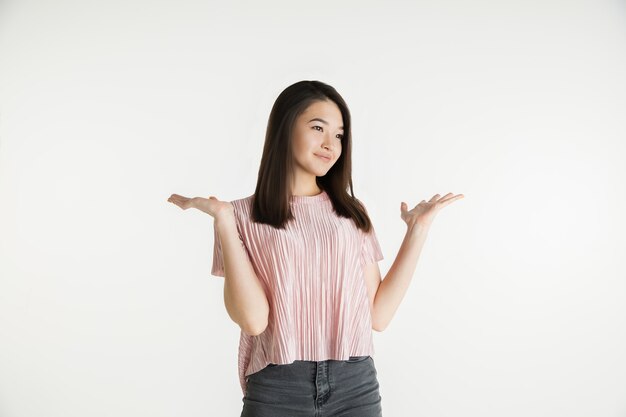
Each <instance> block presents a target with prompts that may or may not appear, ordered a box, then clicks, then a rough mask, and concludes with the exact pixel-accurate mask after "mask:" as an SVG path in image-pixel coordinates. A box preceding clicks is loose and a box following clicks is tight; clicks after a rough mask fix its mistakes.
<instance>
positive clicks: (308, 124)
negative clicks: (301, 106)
mask: <svg viewBox="0 0 626 417" xmlns="http://www.w3.org/2000/svg"><path fill="white" fill-rule="evenodd" d="M343 133H344V132H343V118H342V117H341V111H340V110H339V107H338V106H337V105H336V104H335V103H334V102H333V101H331V100H325V101H315V102H313V103H312V104H311V105H310V106H309V107H308V108H307V109H306V110H305V111H304V112H303V113H302V114H300V116H298V118H297V119H296V123H295V126H294V131H293V137H292V141H293V142H292V149H293V158H294V162H295V170H296V173H295V174H296V180H298V178H299V176H301V175H305V176H307V175H313V176H316V177H322V176H324V175H326V173H327V172H328V170H329V169H330V168H331V167H332V166H333V165H334V164H335V162H337V159H339V156H340V155H341V142H342V139H343ZM324 157H328V158H324Z"/></svg>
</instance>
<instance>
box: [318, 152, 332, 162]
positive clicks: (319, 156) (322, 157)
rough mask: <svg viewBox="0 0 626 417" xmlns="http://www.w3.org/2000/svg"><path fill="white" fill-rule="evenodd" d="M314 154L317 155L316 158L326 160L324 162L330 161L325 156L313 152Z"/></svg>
mask: <svg viewBox="0 0 626 417" xmlns="http://www.w3.org/2000/svg"><path fill="white" fill-rule="evenodd" d="M315 156H317V157H318V158H321V159H322V160H324V161H326V162H329V161H330V158H326V157H325V156H322V155H318V154H315Z"/></svg>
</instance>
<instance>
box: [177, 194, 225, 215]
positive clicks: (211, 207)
mask: <svg viewBox="0 0 626 417" xmlns="http://www.w3.org/2000/svg"><path fill="white" fill-rule="evenodd" d="M167 201H169V202H170V203H174V204H176V205H177V206H178V207H180V208H182V209H183V210H187V209H188V208H190V207H193V208H196V209H198V210H200V211H203V212H205V213H207V214H210V215H211V216H213V218H214V219H215V220H217V219H218V217H221V216H223V215H225V214H226V215H232V214H234V208H233V205H232V203H230V202H228V201H221V200H218V199H217V198H215V197H213V196H209V198H203V197H193V198H188V197H183V196H182V195H178V194H172V195H171V196H170V198H168V199H167Z"/></svg>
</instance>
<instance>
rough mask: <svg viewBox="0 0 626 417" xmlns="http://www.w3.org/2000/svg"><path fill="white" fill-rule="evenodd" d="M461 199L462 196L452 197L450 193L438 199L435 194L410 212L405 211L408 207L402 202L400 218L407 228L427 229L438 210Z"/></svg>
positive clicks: (437, 195)
mask: <svg viewBox="0 0 626 417" xmlns="http://www.w3.org/2000/svg"><path fill="white" fill-rule="evenodd" d="M463 197H464V195H463V194H457V195H454V194H452V193H448V194H446V195H444V196H443V197H440V196H439V194H435V195H434V196H433V197H432V198H431V199H430V200H428V201H426V200H422V201H421V202H420V203H419V204H418V205H417V206H415V207H413V208H412V209H411V210H407V208H408V206H407V204H406V203H405V202H404V201H403V202H402V203H401V204H400V217H401V218H402V220H404V222H405V223H406V224H407V226H408V227H412V226H414V225H419V226H426V227H428V226H430V225H431V224H432V222H433V220H434V219H435V216H436V215H437V213H438V212H439V210H441V209H442V208H444V207H445V206H447V205H448V204H450V203H452V202H453V201H456V200H458V199H461V198H463Z"/></svg>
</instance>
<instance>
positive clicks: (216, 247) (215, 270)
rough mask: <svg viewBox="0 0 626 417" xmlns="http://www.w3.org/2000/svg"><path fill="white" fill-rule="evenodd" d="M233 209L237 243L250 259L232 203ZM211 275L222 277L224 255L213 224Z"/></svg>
mask: <svg viewBox="0 0 626 417" xmlns="http://www.w3.org/2000/svg"><path fill="white" fill-rule="evenodd" d="M233 206H234V207H235V219H236V221H237V233H238V235H239V242H240V243H241V246H242V247H243V248H244V249H245V251H246V256H247V257H248V259H250V254H249V253H248V249H247V247H246V244H245V243H244V240H243V236H242V235H241V225H240V224H239V222H240V220H239V218H238V216H237V205H236V204H234V203H233ZM211 275H215V276H216V277H224V276H225V274H224V255H223V252H222V242H221V241H220V237H219V234H218V233H217V230H216V229H215V224H213V265H212V266H211Z"/></svg>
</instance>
